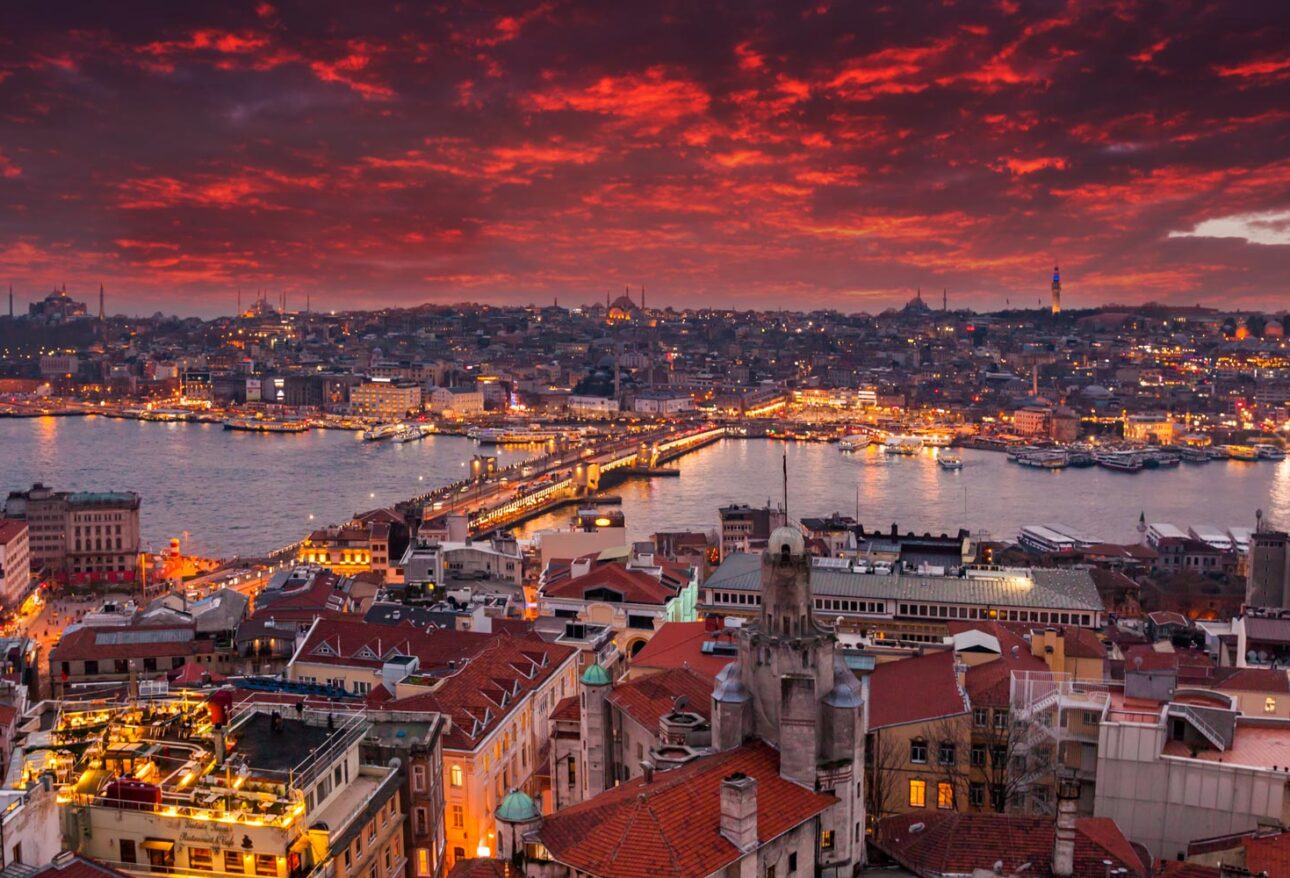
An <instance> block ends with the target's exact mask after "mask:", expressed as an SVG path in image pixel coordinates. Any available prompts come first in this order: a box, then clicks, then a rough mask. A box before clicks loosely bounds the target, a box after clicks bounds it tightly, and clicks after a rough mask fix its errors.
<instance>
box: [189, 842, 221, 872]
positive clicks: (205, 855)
mask: <svg viewBox="0 0 1290 878" xmlns="http://www.w3.org/2000/svg"><path fill="white" fill-rule="evenodd" d="M188 868H190V869H200V870H202V871H203V872H210V871H213V870H214V868H215V858H214V857H212V856H211V849H210V848H189V849H188Z"/></svg>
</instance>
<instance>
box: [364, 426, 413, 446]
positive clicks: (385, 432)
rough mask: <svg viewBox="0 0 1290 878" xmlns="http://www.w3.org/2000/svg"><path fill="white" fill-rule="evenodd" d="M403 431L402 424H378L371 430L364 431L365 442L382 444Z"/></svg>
mask: <svg viewBox="0 0 1290 878" xmlns="http://www.w3.org/2000/svg"><path fill="white" fill-rule="evenodd" d="M402 429H403V425H402V424H378V425H377V426H375V427H373V428H372V429H370V430H364V431H363V441H364V442H382V441H384V440H386V439H393V438H394V437H395V436H397V435H398V434H399V431H400V430H402Z"/></svg>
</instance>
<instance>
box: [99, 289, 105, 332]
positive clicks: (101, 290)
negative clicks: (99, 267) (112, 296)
mask: <svg viewBox="0 0 1290 878" xmlns="http://www.w3.org/2000/svg"><path fill="white" fill-rule="evenodd" d="M104 316H105V315H104V312H103V284H99V323H102V322H103V317H104Z"/></svg>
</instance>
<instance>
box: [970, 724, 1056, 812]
mask: <svg viewBox="0 0 1290 878" xmlns="http://www.w3.org/2000/svg"><path fill="white" fill-rule="evenodd" d="M1014 717H1015V714H1014V713H1013V712H1006V711H1003V710H1002V709H1001V708H995V709H994V711H993V715H992V716H991V717H990V720H991V721H990V722H989V723H987V724H986V727H985V729H984V731H983V737H984V742H983V743H984V745H985V756H986V764H985V767H984V768H983V769H982V770H983V771H984V772H985V778H986V791H987V792H988V793H989V803H990V807H991V809H993V810H995V811H998V812H999V813H1003V812H1004V811H1007V810H1009V807H1010V804H1011V803H1012V802H1014V801H1015V800H1017V799H1019V798H1024V797H1025V796H1026V795H1027V794H1028V793H1030V792H1031V790H1033V789H1034V788H1035V787H1036V786H1038V785H1041V784H1042V781H1043V779H1044V778H1046V777H1048V776H1050V775H1052V774H1053V772H1054V771H1055V764H1056V760H1055V758H1054V754H1053V752H1052V750H1051V748H1049V747H1047V746H1046V742H1042V741H1039V742H1036V740H1035V738H1036V736H1034V735H1033V734H1031V733H1032V731H1033V730H1032V729H1030V728H1029V727H1028V724H1027V723H1025V722H1022V721H1020V720H1017V719H1015V718H1014ZM1028 736H1029V737H1028ZM1036 743H1038V746H1034V745H1035V744H1036ZM1014 810H1015V809H1014Z"/></svg>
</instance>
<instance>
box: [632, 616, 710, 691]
mask: <svg viewBox="0 0 1290 878" xmlns="http://www.w3.org/2000/svg"><path fill="white" fill-rule="evenodd" d="M707 642H721V643H727V644H734V642H735V638H734V633H733V632H732V631H728V630H725V629H723V630H721V631H709V630H708V623H706V622H667V623H665V624H664V625H663V626H662V627H660V628H659V629H658V630H657V631H655V632H654V636H653V637H651V638H650V639H649V642H648V643H646V644H645V646H643V647H642V648H641V651H640V652H638V653H636V655H635V656H633V657H632V667H633V668H660V669H662V668H694V669H695V670H698V671H702V672H703V673H704V674H707V675H708V676H710V677H713V678H715V677H716V676H717V674H719V673H721V669H722V668H724V667H725V666H726V665H728V664H730V663H731V662H732V661H734V660H735V657H734V656H732V655H713V654H710V653H704V652H703V644H704V643H707Z"/></svg>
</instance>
